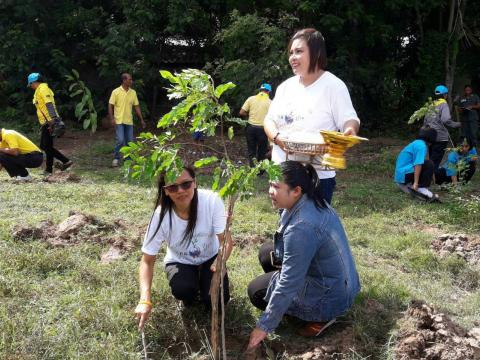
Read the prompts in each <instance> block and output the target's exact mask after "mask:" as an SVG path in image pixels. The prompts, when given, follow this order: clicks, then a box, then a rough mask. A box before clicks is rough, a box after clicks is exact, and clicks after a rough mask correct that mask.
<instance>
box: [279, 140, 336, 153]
mask: <svg viewBox="0 0 480 360" xmlns="http://www.w3.org/2000/svg"><path fill="white" fill-rule="evenodd" d="M283 143H284V144H285V150H287V152H292V153H295V154H305V155H310V156H314V155H323V154H324V153H325V150H326V146H327V145H326V144H309V143H302V142H293V141H288V140H285V141H284V142H283Z"/></svg>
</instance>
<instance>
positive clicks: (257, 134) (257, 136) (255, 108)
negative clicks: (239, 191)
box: [239, 84, 272, 166]
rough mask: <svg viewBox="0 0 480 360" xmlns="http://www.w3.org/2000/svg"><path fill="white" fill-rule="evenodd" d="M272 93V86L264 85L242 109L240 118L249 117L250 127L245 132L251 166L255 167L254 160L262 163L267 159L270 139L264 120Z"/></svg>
mask: <svg viewBox="0 0 480 360" xmlns="http://www.w3.org/2000/svg"><path fill="white" fill-rule="evenodd" d="M271 91H272V87H271V86H270V84H262V86H261V87H260V92H259V93H258V94H257V95H254V96H250V97H249V98H248V99H247V100H246V101H245V103H244V104H243V106H242V108H241V109H240V113H239V114H240V116H242V117H246V116H248V125H247V128H246V130H245V131H246V138H247V149H248V161H249V163H250V166H253V165H254V159H256V160H257V161H259V162H260V161H262V160H264V159H266V158H267V152H268V138H267V135H266V134H265V130H264V129H263V120H264V119H265V116H266V115H267V112H268V109H269V108H270V103H271V100H270V95H269V94H270V92H271Z"/></svg>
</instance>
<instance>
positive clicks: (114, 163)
mask: <svg viewBox="0 0 480 360" xmlns="http://www.w3.org/2000/svg"><path fill="white" fill-rule="evenodd" d="M118 165H120V161H118V159H113V161H112V166H113V167H118Z"/></svg>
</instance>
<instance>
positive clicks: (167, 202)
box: [148, 166, 198, 242]
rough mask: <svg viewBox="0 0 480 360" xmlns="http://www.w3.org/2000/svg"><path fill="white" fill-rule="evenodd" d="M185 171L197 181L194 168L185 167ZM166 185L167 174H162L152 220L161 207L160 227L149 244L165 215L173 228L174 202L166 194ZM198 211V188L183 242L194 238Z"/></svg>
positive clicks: (194, 195) (194, 194)
mask: <svg viewBox="0 0 480 360" xmlns="http://www.w3.org/2000/svg"><path fill="white" fill-rule="evenodd" d="M183 170H185V171H186V172H188V174H189V175H190V176H191V177H192V179H194V180H195V171H194V170H193V168H192V167H190V166H184V167H183ZM165 185H166V180H165V173H162V174H160V177H159V178H158V193H157V199H156V200H155V207H154V209H153V215H152V218H153V216H155V210H156V209H157V208H158V207H159V206H160V219H159V220H158V225H157V228H156V229H155V232H154V233H153V235H152V236H151V238H150V239H148V242H150V241H151V240H152V239H153V238H154V237H155V235H156V234H157V232H158V229H160V225H161V224H162V221H163V219H164V218H165V215H167V213H168V217H169V220H170V229H171V228H172V211H173V201H172V199H170V197H169V196H167V194H166V193H165V189H164V186H165ZM197 211H198V191H197V188H195V189H194V193H193V199H192V203H191V204H190V213H189V214H188V223H187V228H186V229H185V234H183V240H182V241H183V242H185V241H186V242H190V240H191V239H192V237H193V231H194V230H195V225H196V224H197Z"/></svg>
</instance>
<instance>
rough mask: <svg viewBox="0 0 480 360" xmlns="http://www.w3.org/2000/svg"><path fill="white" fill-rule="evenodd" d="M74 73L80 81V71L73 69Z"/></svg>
mask: <svg viewBox="0 0 480 360" xmlns="http://www.w3.org/2000/svg"><path fill="white" fill-rule="evenodd" d="M72 73H73V75H74V76H75V77H76V78H77V79H79V78H80V74H79V73H78V71H77V70H75V69H72Z"/></svg>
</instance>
